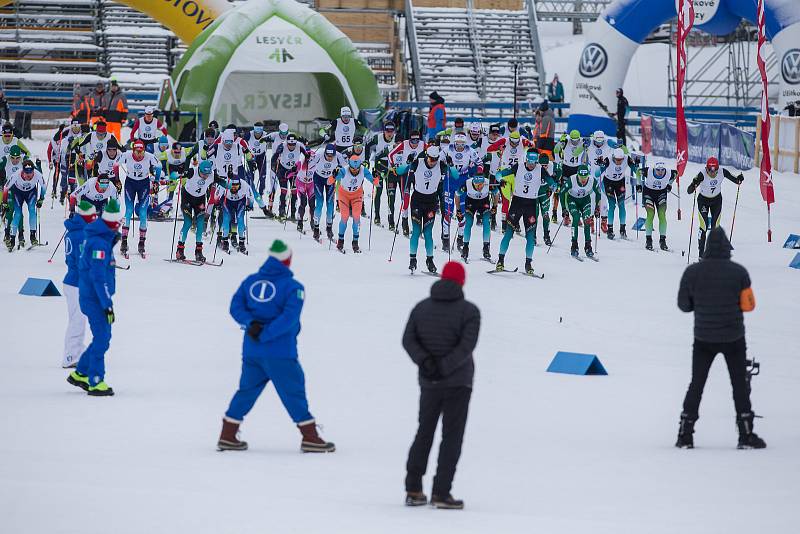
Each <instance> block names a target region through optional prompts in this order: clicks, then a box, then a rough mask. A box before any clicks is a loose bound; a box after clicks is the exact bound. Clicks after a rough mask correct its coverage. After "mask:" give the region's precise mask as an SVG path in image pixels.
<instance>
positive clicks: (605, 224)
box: [600, 217, 614, 239]
mask: <svg viewBox="0 0 800 534" xmlns="http://www.w3.org/2000/svg"><path fill="white" fill-rule="evenodd" d="M600 229H601V230H602V231H603V233H604V234H607V233H608V217H600ZM611 233H612V234H613V233H614V228H613V225H612V228H611ZM609 239H614V238H613V237H610V238H609Z"/></svg>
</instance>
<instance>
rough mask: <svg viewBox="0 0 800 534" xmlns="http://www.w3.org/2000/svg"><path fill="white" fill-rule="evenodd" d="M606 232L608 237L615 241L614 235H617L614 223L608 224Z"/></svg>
mask: <svg viewBox="0 0 800 534" xmlns="http://www.w3.org/2000/svg"><path fill="white" fill-rule="evenodd" d="M605 234H606V237H608V238H609V239H610V240H611V241H613V240H614V237H615V235H614V226H613V225H611V226H606V230H605Z"/></svg>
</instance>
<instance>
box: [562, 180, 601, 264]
mask: <svg viewBox="0 0 800 534" xmlns="http://www.w3.org/2000/svg"><path fill="white" fill-rule="evenodd" d="M561 191H562V199H561V204H562V214H561V216H562V218H563V219H564V224H570V219H571V222H572V247H571V248H570V254H571V255H572V256H573V257H575V258H577V257H578V225H579V224H580V222H581V221H583V241H584V253H585V254H586V256H587V257H590V258H593V257H594V251H593V250H592V236H591V227H592V224H593V221H592V203H594V206H595V208H594V217H595V218H598V217H600V186H599V184H598V180H597V177H596V176H592V175H591V174H590V173H589V167H588V166H587V165H580V166H579V167H578V172H577V173H575V174H573V175H572V176H570V177H569V178H564V179H563V181H562V182H561ZM592 196H594V199H593V198H592ZM593 200H594V202H592V201H593ZM567 210H569V211H567Z"/></svg>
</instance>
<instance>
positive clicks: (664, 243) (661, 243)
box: [658, 235, 669, 250]
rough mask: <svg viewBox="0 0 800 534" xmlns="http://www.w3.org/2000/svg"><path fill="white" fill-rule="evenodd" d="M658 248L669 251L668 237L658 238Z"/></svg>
mask: <svg viewBox="0 0 800 534" xmlns="http://www.w3.org/2000/svg"><path fill="white" fill-rule="evenodd" d="M658 246H659V247H661V250H669V247H668V246H667V236H665V235H662V236H661V237H659V238H658Z"/></svg>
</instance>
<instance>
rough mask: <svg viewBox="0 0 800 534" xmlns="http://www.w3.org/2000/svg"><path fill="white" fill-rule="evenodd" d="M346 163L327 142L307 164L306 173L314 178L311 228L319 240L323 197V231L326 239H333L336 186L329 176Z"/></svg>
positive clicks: (333, 174) (315, 237)
mask: <svg viewBox="0 0 800 534" xmlns="http://www.w3.org/2000/svg"><path fill="white" fill-rule="evenodd" d="M344 165H346V163H345V161H344V159H343V158H342V155H341V154H340V153H339V152H337V151H336V147H335V146H334V145H333V144H332V143H329V144H327V145H326V146H325V149H324V150H318V151H317V152H316V153H315V154H314V157H313V158H311V162H310V163H309V165H308V173H309V174H310V175H311V176H313V179H314V199H315V200H314V202H315V205H314V214H313V215H314V221H313V224H312V228H313V231H314V239H316V240H317V241H319V239H320V238H319V222H320V218H321V217H322V205H323V200H322V199H323V198H324V199H325V202H324V203H325V206H326V214H325V232H326V234H327V236H328V240H331V239H333V209H334V202H336V193H335V192H336V187H335V185H334V184H329V183H328V180H329V179H330V178H331V176H335V175H336V173H338V172H339V167H342V166H344Z"/></svg>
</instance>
